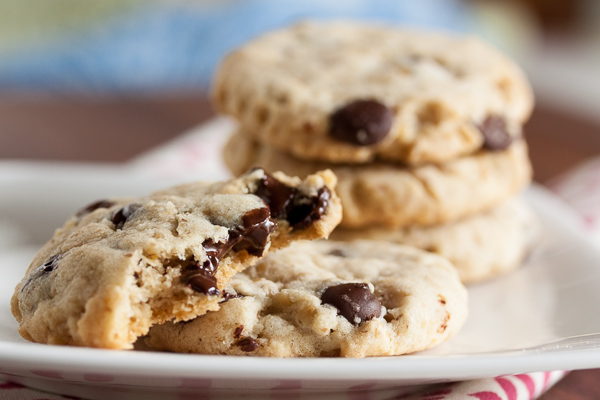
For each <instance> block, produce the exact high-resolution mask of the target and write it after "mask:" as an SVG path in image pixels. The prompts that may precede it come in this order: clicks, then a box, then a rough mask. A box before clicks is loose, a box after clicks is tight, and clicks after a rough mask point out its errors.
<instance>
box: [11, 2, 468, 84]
mask: <svg viewBox="0 0 600 400" xmlns="http://www.w3.org/2000/svg"><path fill="white" fill-rule="evenodd" d="M79 4H81V3H79ZM307 18H321V19H331V18H337V19H341V18H350V19H363V20H376V21H382V22H387V23H394V24H400V25H410V26H420V27H427V28H437V29H445V30H453V31H461V30H464V29H465V27H466V25H467V22H466V18H467V16H466V10H465V8H464V7H463V6H461V5H460V2H459V1H454V0H419V1H416V0H377V1H367V0H346V1H343V0H336V1H331V0H306V1H302V0H287V1H277V0H237V1H220V2H216V1H213V2H206V1H204V2H190V1H187V2H186V1H179V2H165V1H162V2H144V3H135V5H134V7H129V8H128V9H127V11H126V12H123V11H121V13H120V15H113V16H109V17H105V18H104V19H103V20H102V21H101V22H100V23H94V24H89V25H88V27H83V28H82V27H80V28H78V29H77V30H71V31H69V33H64V34H61V35H55V36H54V37H53V38H52V39H51V40H50V39H49V40H46V41H42V42H40V41H39V40H38V41H37V42H36V43H35V44H34V43H33V42H32V43H28V42H27V41H23V42H22V43H19V46H18V47H14V46H13V48H11V49H4V50H3V51H0V91H7V90H10V91H20V90H26V91H36V92H69V93H74V92H75V93H81V94H102V93H129V92H148V91H181V90H199V89H202V88H205V87H206V86H207V85H208V83H209V81H210V78H211V75H212V73H213V71H214V68H215V66H216V65H217V64H218V62H219V60H220V59H221V58H222V57H223V55H224V54H225V53H226V52H227V51H229V50H231V49H232V48H234V47H236V46H238V45H239V44H241V43H243V42H245V41H247V40H248V39H249V38H251V37H253V36H256V35H257V34H259V33H261V32H264V31H266V30H269V29H273V28H277V27H281V26H284V25H287V24H290V23H293V22H296V21H298V20H302V19H307ZM96 22H97V21H96Z"/></svg>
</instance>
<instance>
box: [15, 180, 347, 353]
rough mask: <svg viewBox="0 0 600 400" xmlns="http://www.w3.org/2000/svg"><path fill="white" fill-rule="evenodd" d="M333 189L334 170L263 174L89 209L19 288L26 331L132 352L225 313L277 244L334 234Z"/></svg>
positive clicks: (336, 207)
mask: <svg viewBox="0 0 600 400" xmlns="http://www.w3.org/2000/svg"><path fill="white" fill-rule="evenodd" d="M266 182H268V183H269V185H270V186H269V187H270V188H271V189H270V192H269V191H265V189H264V186H265V185H266ZM334 186H335V176H334V175H333V174H332V173H331V172H330V171H324V172H321V173H317V174H314V175H312V176H310V177H308V178H307V179H305V180H304V181H301V180H300V179H298V178H290V177H287V176H284V175H283V174H274V175H269V174H267V173H266V172H264V171H263V170H262V169H255V170H253V171H250V172H248V173H247V174H246V175H244V176H242V177H240V178H236V179H232V180H230V181H227V182H219V183H203V182H199V183H191V184H187V185H182V186H178V187H174V188H171V189H168V190H164V191H160V192H156V193H154V194H152V195H150V196H147V197H141V198H121V199H109V200H103V201H99V202H97V203H94V204H91V205H89V206H87V207H86V208H84V209H82V210H80V211H79V212H78V213H77V214H76V215H74V216H73V217H71V218H70V219H69V220H67V222H66V223H65V225H64V226H63V227H62V228H60V229H58V230H57V231H56V232H55V234H54V236H53V238H52V239H51V240H50V241H49V242H48V243H46V244H45V245H44V246H43V247H42V249H41V250H40V251H39V252H38V253H37V254H36V255H35V257H34V259H33V261H32V262H31V265H30V266H29V269H28V270H27V272H26V275H25V277H24V278H23V280H22V281H21V282H20V283H19V284H18V286H17V287H16V289H15V293H14V295H13V298H12V301H11V309H12V312H13V314H14V316H15V317H16V319H17V321H18V322H19V332H20V334H21V335H22V336H23V337H24V338H26V339H28V340H30V341H34V342H39V343H50V344H67V345H77V346H90V347H102V348H116V349H123V348H131V347H132V343H133V342H134V341H135V340H136V339H137V337H138V336H140V335H143V334H145V333H146V332H147V331H148V329H149V327H150V326H151V325H153V324H156V323H161V322H164V321H167V320H172V319H173V320H186V319H190V318H193V317H195V316H197V315H201V314H203V313H205V312H207V311H208V310H215V309H217V308H218V301H219V299H220V296H219V294H220V293H221V291H222V289H223V287H224V285H225V284H226V283H227V282H228V281H229V279H230V278H231V276H233V275H234V274H235V273H237V272H239V271H241V270H243V269H244V268H246V267H248V266H249V265H250V264H252V263H254V262H255V261H256V260H257V259H258V258H260V257H262V256H263V255H264V254H266V252H267V251H268V250H269V249H270V248H278V247H281V246H285V245H287V244H288V243H289V242H290V241H291V240H295V239H316V238H323V237H327V236H328V234H329V232H330V231H331V230H332V229H333V228H334V227H335V225H336V224H337V223H338V221H339V219H340V218H341V210H340V204H339V200H338V198H337V196H336V195H335V192H334ZM281 193H284V194H285V196H283V195H281ZM267 203H271V205H267ZM276 207H279V210H278V211H277V212H275V208H276Z"/></svg>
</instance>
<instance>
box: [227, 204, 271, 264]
mask: <svg viewBox="0 0 600 400" xmlns="http://www.w3.org/2000/svg"><path fill="white" fill-rule="evenodd" d="M242 224H243V225H242V228H243V229H242V230H241V231H240V232H238V234H239V241H237V243H236V244H235V245H234V246H233V250H234V251H242V250H246V251H247V252H248V254H251V255H253V256H259V257H260V256H262V255H263V253H264V251H265V247H266V246H267V243H268V242H269V235H270V234H271V232H273V229H275V222H274V221H273V220H272V219H271V213H270V211H269V209H268V208H255V209H254V210H250V211H248V212H247V213H246V214H244V215H243V216H242ZM230 236H231V234H230Z"/></svg>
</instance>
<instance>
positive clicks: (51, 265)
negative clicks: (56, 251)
mask: <svg viewBox="0 0 600 400" xmlns="http://www.w3.org/2000/svg"><path fill="white" fill-rule="evenodd" d="M59 259H60V256H59V255H55V256H52V257H50V259H49V260H48V261H46V262H45V263H44V264H42V265H41V266H39V267H38V268H40V269H41V270H42V271H44V272H50V271H54V269H56V266H57V265H58V260H59Z"/></svg>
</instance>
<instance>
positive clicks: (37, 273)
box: [21, 254, 61, 291]
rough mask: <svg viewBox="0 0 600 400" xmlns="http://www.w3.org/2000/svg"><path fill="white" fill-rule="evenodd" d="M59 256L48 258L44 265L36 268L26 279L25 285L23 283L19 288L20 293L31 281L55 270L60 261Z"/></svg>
mask: <svg viewBox="0 0 600 400" xmlns="http://www.w3.org/2000/svg"><path fill="white" fill-rule="evenodd" d="M60 257H61V256H60V255H59V254H57V255H54V256H52V257H50V258H49V259H48V261H46V262H45V263H43V264H42V265H40V266H39V267H37V268H36V269H35V270H34V271H33V272H32V273H31V274H30V275H29V277H28V278H27V280H25V283H23V286H21V291H23V290H24V289H25V288H26V287H27V286H28V285H29V284H30V283H31V282H32V281H34V280H36V279H38V278H40V277H42V276H43V275H46V274H48V273H49V272H52V271H54V270H55V269H56V267H57V266H58V261H59V260H60Z"/></svg>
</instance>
